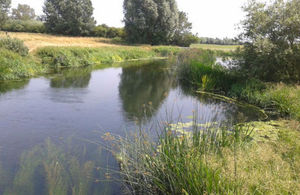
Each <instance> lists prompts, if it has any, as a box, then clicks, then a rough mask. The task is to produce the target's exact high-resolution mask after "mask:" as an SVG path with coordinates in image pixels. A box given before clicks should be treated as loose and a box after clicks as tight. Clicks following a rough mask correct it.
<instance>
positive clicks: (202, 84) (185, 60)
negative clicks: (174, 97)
mask: <svg viewBox="0 0 300 195" xmlns="http://www.w3.org/2000/svg"><path fill="white" fill-rule="evenodd" d="M177 72H178V78H179V80H181V81H183V82H184V83H188V84H192V85H194V87H196V88H198V89H202V90H206V91H215V92H220V91H227V90H229V89H230V87H231V85H232V84H233V83H234V82H235V81H236V78H235V77H234V76H233V75H232V74H230V72H229V71H228V70H226V69H225V68H223V67H222V66H220V65H217V64H216V52H214V51H211V50H200V49H190V50H186V51H183V52H181V53H179V55H178V63H177Z"/></svg>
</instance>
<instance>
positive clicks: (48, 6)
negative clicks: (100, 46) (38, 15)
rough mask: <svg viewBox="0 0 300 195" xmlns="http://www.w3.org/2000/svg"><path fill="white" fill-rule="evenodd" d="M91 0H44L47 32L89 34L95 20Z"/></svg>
mask: <svg viewBox="0 0 300 195" xmlns="http://www.w3.org/2000/svg"><path fill="white" fill-rule="evenodd" d="M93 10H94V9H93V5H92V2H91V0H45V5H44V14H45V25H46V29H47V31H48V32H51V33H57V34H65V35H89V34H90V33H91V32H92V30H93V28H94V26H95V24H96V22H95V20H94V18H93Z"/></svg>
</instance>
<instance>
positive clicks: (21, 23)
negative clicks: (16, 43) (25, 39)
mask: <svg viewBox="0 0 300 195" xmlns="http://www.w3.org/2000/svg"><path fill="white" fill-rule="evenodd" d="M2 30H4V31H9V32H30V33H45V32H46V29H45V25H44V23H43V22H41V21H37V20H9V21H7V22H6V24H5V25H4V26H3V29H2Z"/></svg>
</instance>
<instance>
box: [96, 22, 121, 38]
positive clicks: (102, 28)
mask: <svg viewBox="0 0 300 195" xmlns="http://www.w3.org/2000/svg"><path fill="white" fill-rule="evenodd" d="M92 34H93V35H94V36H97V37H105V38H116V37H120V38H123V37H124V36H125V32H124V29H123V28H115V27H109V26H107V25H105V24H102V25H99V26H96V27H95V28H94V30H93V33H92Z"/></svg>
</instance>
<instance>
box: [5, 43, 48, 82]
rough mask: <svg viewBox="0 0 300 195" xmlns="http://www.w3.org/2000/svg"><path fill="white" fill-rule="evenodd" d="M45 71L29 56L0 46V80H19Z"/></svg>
mask: <svg viewBox="0 0 300 195" xmlns="http://www.w3.org/2000/svg"><path fill="white" fill-rule="evenodd" d="M45 71H46V69H45V67H43V66H40V65H38V64H37V63H36V62H35V61H34V60H33V59H32V58H31V57H29V56H28V57H24V56H21V55H20V54H18V53H15V52H13V51H11V50H7V49H3V48H0V80H19V79H23V78H27V77H31V76H35V75H36V74H38V73H43V72H45Z"/></svg>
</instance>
